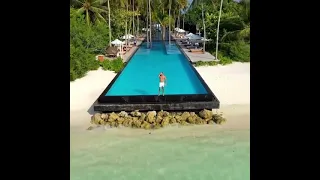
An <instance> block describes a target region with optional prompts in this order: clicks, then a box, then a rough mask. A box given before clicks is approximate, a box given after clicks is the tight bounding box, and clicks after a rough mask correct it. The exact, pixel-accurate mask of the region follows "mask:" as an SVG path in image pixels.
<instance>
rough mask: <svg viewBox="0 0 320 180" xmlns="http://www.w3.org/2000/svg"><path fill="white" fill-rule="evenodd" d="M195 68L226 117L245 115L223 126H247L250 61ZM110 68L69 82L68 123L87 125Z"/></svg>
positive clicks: (109, 74)
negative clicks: (241, 120)
mask: <svg viewBox="0 0 320 180" xmlns="http://www.w3.org/2000/svg"><path fill="white" fill-rule="evenodd" d="M196 69H197V71H198V72H199V73H200V75H201V76H202V78H203V79H204V80H205V82H206V83H207V84H208V86H209V87H210V89H211V90H212V91H213V93H214V94H215V95H216V96H217V97H218V99H219V100H220V104H221V109H220V111H221V112H223V113H224V114H225V116H226V117H228V116H231V117H232V116H242V115H245V116H247V118H241V119H245V120H244V122H240V120H239V119H238V118H237V121H236V122H232V120H231V119H232V118H231V119H230V120H229V119H228V122H227V123H226V124H225V125H224V126H223V127H229V126H232V127H237V126H239V128H240V126H241V127H246V128H249V124H250V123H249V112H250V63H233V64H230V65H226V66H221V65H219V66H207V67H197V68H196ZM115 75H116V74H115V73H114V72H111V71H104V70H101V69H99V70H96V71H90V72H88V74H87V75H86V76H85V77H83V78H81V79H77V80H76V81H74V82H70V125H71V127H83V128H85V127H88V126H89V125H90V123H89V122H90V117H91V114H92V112H93V109H92V106H91V105H92V104H93V103H94V102H95V100H96V99H97V98H98V96H99V95H100V94H101V93H102V91H103V90H104V89H105V88H106V87H107V85H108V84H109V83H110V82H111V81H112V79H113V78H114V77H115Z"/></svg>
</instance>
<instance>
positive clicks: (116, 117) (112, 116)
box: [108, 112, 119, 122]
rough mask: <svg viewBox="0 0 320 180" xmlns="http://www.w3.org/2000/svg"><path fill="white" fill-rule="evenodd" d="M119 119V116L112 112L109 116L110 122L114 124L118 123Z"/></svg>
mask: <svg viewBox="0 0 320 180" xmlns="http://www.w3.org/2000/svg"><path fill="white" fill-rule="evenodd" d="M118 118H119V116H118V114H116V113H114V112H112V113H110V114H109V118H108V121H109V122H113V121H116V120H117V119H118Z"/></svg>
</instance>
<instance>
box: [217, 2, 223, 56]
mask: <svg viewBox="0 0 320 180" xmlns="http://www.w3.org/2000/svg"><path fill="white" fill-rule="evenodd" d="M222 3H223V0H221V4H220V11H219V18H218V27H217V40H216V60H218V45H219V43H218V41H219V26H220V18H221V10H222Z"/></svg>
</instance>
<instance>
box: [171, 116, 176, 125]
mask: <svg viewBox="0 0 320 180" xmlns="http://www.w3.org/2000/svg"><path fill="white" fill-rule="evenodd" d="M169 122H170V124H174V123H176V122H177V121H176V118H175V117H171V118H170V121H169Z"/></svg>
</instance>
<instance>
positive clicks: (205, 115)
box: [199, 109, 213, 119]
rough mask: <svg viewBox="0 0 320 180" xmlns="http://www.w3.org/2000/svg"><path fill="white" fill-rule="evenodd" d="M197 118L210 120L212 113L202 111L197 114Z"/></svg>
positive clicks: (205, 110)
mask: <svg viewBox="0 0 320 180" xmlns="http://www.w3.org/2000/svg"><path fill="white" fill-rule="evenodd" d="M199 116H200V117H202V118H203V119H210V118H212V116H213V113H212V111H209V110H207V109H204V110H202V111H200V112H199Z"/></svg>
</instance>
